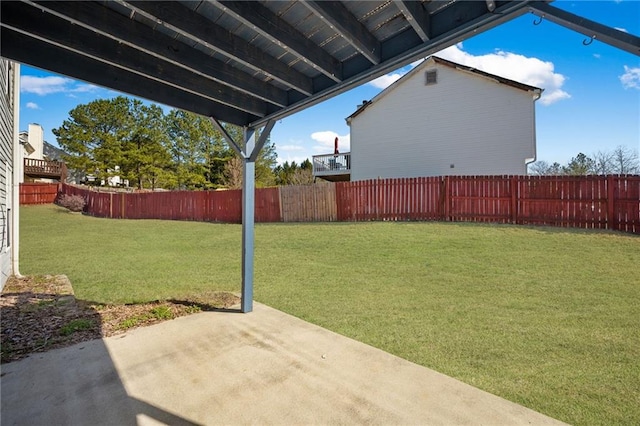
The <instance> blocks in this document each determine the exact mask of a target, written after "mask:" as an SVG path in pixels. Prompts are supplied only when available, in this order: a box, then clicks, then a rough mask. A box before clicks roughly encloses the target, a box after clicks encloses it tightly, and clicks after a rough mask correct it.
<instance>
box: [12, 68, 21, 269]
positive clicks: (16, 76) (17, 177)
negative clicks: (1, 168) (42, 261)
mask: <svg viewBox="0 0 640 426" xmlns="http://www.w3.org/2000/svg"><path fill="white" fill-rule="evenodd" d="M12 64H13V94H12V95H13V147H12V151H13V152H12V155H13V159H12V162H13V188H12V191H11V198H12V199H11V228H12V229H11V231H12V232H11V269H12V271H13V275H15V276H16V277H18V278H21V277H22V275H21V274H20V268H19V266H20V265H19V254H20V181H21V180H22V167H23V165H22V147H21V145H20V64H18V63H17V62H13V63H12Z"/></svg>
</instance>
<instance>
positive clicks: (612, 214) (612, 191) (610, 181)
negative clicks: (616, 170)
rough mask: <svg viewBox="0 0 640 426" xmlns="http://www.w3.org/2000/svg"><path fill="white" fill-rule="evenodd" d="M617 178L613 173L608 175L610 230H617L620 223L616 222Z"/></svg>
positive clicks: (608, 219) (608, 224) (608, 225)
mask: <svg viewBox="0 0 640 426" xmlns="http://www.w3.org/2000/svg"><path fill="white" fill-rule="evenodd" d="M614 185H615V178H614V177H613V175H609V176H607V228H608V229H610V230H617V229H618V224H617V223H616V219H615V215H616V209H615V195H616V192H615V186H614Z"/></svg>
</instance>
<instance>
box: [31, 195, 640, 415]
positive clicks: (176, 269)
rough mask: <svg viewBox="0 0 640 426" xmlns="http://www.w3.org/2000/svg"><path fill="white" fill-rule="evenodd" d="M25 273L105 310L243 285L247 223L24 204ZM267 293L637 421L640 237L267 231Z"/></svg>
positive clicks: (501, 390) (379, 343)
mask: <svg viewBox="0 0 640 426" xmlns="http://www.w3.org/2000/svg"><path fill="white" fill-rule="evenodd" d="M21 218H22V222H21V272H22V273H23V274H45V273H48V274H51V273H64V274H67V275H68V276H69V277H70V278H71V281H72V283H73V286H74V289H75V291H76V295H77V296H78V297H79V298H82V299H86V300H92V301H96V302H101V303H108V302H111V303H112V302H132V301H148V300H155V299H163V298H172V297H178V298H179V297H183V296H187V295H190V294H197V293H198V292H201V291H205V290H206V291H209V290H231V291H235V292H239V291H240V236H241V228H240V226H239V225H221V224H207V223H192V222H169V221H117V220H108V219H96V218H91V217H86V216H81V215H75V214H69V213H67V212H66V211H65V210H62V209H59V208H57V207H54V206H35V207H30V206H27V207H21ZM255 298H256V300H258V301H260V302H263V303H266V304H268V305H270V306H273V307H275V308H278V309H281V310H283V311H285V312H288V313H291V314H293V315H295V316H298V317H300V318H303V319H305V320H308V321H310V322H313V323H315V324H319V325H321V326H323V327H326V328H328V329H331V330H333V331H336V332H338V333H341V334H344V335H346V336H349V337H352V338H354V339H357V340H360V341H362V342H366V343H369V344H371V345H373V346H376V347H379V348H381V349H384V350H385V351H388V352H391V353H393V354H396V355H398V356H400V357H402V358H405V359H408V360H411V361H413V362H416V363H418V364H422V365H424V366H427V367H430V368H433V369H435V370H437V371H440V372H442V373H444V374H447V375H450V376H453V377H456V378H459V379H461V380H462V381H464V382H466V383H469V384H471V385H474V386H477V387H479V388H482V389H484V390H487V391H489V392H491V393H494V394H497V395H500V396H502V397H504V398H507V399H509V400H511V401H514V402H517V403H520V404H523V405H525V406H527V407H530V408H533V409H535V410H537V411H541V412H543V413H545V414H548V415H550V416H553V417H556V418H558V419H561V420H564V421H566V422H569V423H574V424H584V425H591V424H603V425H604V424H606V425H609V424H629V425H631V424H640V362H639V360H640V238H639V237H637V236H632V235H625V234H617V233H608V232H597V231H581V230H566V229H553V228H526V227H515V226H507V225H476V224H453V223H390V222H383V223H357V224H350V223H340V224H264V225H258V226H257V227H256V262H255Z"/></svg>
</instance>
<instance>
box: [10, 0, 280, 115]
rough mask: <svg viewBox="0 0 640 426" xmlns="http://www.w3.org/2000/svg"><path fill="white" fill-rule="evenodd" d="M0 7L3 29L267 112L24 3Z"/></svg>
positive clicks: (247, 98) (247, 108)
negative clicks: (14, 30) (21, 33)
mask: <svg viewBox="0 0 640 426" xmlns="http://www.w3.org/2000/svg"><path fill="white" fill-rule="evenodd" d="M0 8H1V12H2V15H3V16H2V19H3V21H2V25H3V26H4V27H7V28H12V27H13V28H20V31H22V32H25V33H28V34H30V35H32V36H34V37H39V38H40V39H41V40H45V41H47V42H49V43H52V44H55V45H58V46H64V47H65V48H67V49H69V50H72V51H75V52H76V53H79V52H83V53H84V54H86V56H88V57H91V58H92V59H94V60H98V61H102V62H104V63H107V64H110V65H113V66H116V67H120V68H123V69H125V70H127V71H130V72H133V73H136V74H139V75H141V76H142V77H144V78H145V79H151V80H157V81H160V82H163V83H166V84H168V85H171V86H174V87H176V88H178V89H181V90H185V91H188V92H191V93H194V94H196V95H199V96H202V97H204V98H209V99H211V100H212V101H217V102H220V103H222V104H225V105H228V106H231V107H233V108H237V109H240V110H243V111H245V112H248V113H250V114H252V115H257V116H259V117H263V116H265V115H266V114H267V112H268V110H267V106H266V104H265V102H264V101H261V100H258V99H256V98H254V97H251V96H249V95H247V94H244V93H241V92H237V91H234V90H230V89H229V88H228V87H226V86H224V85H221V84H220V83H216V82H213V81H211V80H209V79H206V78H204V77H202V76H199V75H195V74H189V76H188V77H187V78H185V75H184V71H183V70H182V69H181V68H180V67H177V66H176V65H173V64H170V63H163V64H158V63H154V61H156V60H157V58H155V57H153V56H151V55H149V54H147V53H144V52H141V51H139V50H137V49H134V48H132V47H130V46H128V45H125V44H122V43H119V42H118V41H116V40H113V39H110V38H105V37H103V36H101V35H100V34H98V33H96V32H94V31H91V30H88V29H86V28H83V27H81V26H79V25H73V24H72V23H70V22H69V21H67V20H64V19H62V18H59V17H57V16H54V15H51V14H49V13H46V12H44V13H43V12H42V11H40V10H39V9H37V8H34V7H31V6H29V5H27V4H25V3H20V2H2V5H0ZM273 110H274V109H272V111H273Z"/></svg>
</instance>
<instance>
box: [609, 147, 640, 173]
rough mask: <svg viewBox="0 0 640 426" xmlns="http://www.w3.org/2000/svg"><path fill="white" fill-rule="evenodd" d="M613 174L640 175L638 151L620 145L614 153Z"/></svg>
mask: <svg viewBox="0 0 640 426" xmlns="http://www.w3.org/2000/svg"><path fill="white" fill-rule="evenodd" d="M612 163H613V173H618V174H621V175H624V174H636V173H640V160H639V159H638V151H636V150H634V149H631V148H628V147H626V146H623V145H618V146H617V147H616V148H615V149H614V150H613V153H612Z"/></svg>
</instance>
